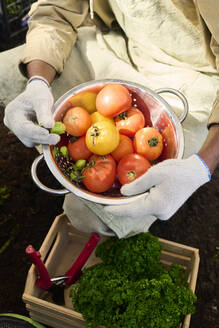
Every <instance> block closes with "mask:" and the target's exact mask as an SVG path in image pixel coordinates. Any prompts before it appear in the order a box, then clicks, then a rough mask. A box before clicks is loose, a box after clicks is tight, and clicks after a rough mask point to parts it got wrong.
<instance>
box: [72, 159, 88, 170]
mask: <svg viewBox="0 0 219 328" xmlns="http://www.w3.org/2000/svg"><path fill="white" fill-rule="evenodd" d="M85 165H86V160H85V159H79V160H77V162H76V163H75V167H76V169H77V170H82V169H83V168H84V167H85Z"/></svg>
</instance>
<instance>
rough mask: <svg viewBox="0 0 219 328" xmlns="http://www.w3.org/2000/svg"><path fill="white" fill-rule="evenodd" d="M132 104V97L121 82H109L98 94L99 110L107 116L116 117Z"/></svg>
mask: <svg viewBox="0 0 219 328" xmlns="http://www.w3.org/2000/svg"><path fill="white" fill-rule="evenodd" d="M131 104H132V97H131V96H130V94H129V91H128V89H126V88H125V87H124V86H123V85H121V84H107V85H106V86H105V87H103V89H102V90H100V92H99V93H98V94H97V98H96V108H97V111H98V112H99V113H100V114H101V115H103V116H106V117H114V116H116V115H118V114H119V113H121V112H124V111H126V110H128V109H129V108H130V107H131Z"/></svg>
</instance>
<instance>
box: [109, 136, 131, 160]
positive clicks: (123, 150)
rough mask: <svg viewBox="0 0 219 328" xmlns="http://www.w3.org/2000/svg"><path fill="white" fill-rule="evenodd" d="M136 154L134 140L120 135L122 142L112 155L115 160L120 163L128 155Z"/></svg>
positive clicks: (120, 141)
mask: <svg viewBox="0 0 219 328" xmlns="http://www.w3.org/2000/svg"><path fill="white" fill-rule="evenodd" d="M132 153H134V147H133V143H132V140H131V139H130V138H129V137H127V136H125V135H123V134H120V140H119V145H118V147H117V148H116V149H115V150H114V151H113V152H112V153H111V155H112V156H113V158H114V159H115V160H116V161H117V162H119V161H120V159H121V158H122V157H124V156H125V155H127V154H132Z"/></svg>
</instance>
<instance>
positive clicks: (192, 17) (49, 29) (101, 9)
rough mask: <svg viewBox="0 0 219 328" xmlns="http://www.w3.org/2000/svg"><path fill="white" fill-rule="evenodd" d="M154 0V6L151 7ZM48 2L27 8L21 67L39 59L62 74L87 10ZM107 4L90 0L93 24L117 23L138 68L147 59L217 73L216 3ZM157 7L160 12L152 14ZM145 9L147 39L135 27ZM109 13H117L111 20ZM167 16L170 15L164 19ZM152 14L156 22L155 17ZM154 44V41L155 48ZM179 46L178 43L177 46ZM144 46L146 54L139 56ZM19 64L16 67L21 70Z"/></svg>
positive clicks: (80, 4) (216, 117)
mask: <svg viewBox="0 0 219 328" xmlns="http://www.w3.org/2000/svg"><path fill="white" fill-rule="evenodd" d="M155 2H156V3H157V6H154V5H153V4H154V3H155ZM52 3H53V5H52V6H51V1H50V2H49V1H47V0H39V1H38V2H37V3H34V5H33V6H32V8H31V11H30V17H31V19H30V21H29V31H28V34H27V42H26V46H25V50H24V53H23V56H22V58H21V63H22V64H26V63H28V62H30V61H32V60H34V59H39V60H43V61H45V62H47V63H49V64H50V65H52V66H53V67H54V68H55V69H56V71H57V72H58V73H62V71H63V69H64V66H65V63H66V61H67V58H68V56H69V54H70V52H71V49H72V47H73V46H74V44H75V41H76V37H77V28H78V27H80V26H81V25H82V24H83V22H84V21H85V18H86V17H87V14H88V12H89V3H88V1H86V0H81V1H79V0H63V1H62V7H60V2H59V1H58V0H53V2H52ZM110 3H111V6H110V5H109V4H108V2H107V1H106V0H94V11H95V13H96V19H95V21H96V22H97V23H98V24H99V23H100V22H103V23H104V24H106V26H108V27H109V28H112V27H113V26H114V24H115V21H116V20H117V21H118V23H119V25H120V26H121V28H122V29H123V30H124V31H125V33H126V36H127V38H128V40H129V41H128V43H129V51H130V54H131V57H132V60H133V61H134V62H135V64H137V66H139V67H140V66H141V58H144V56H146V55H147V56H148V55H149V56H151V57H153V59H154V60H156V61H160V60H162V61H163V62H165V63H167V64H170V65H173V66H177V67H189V68H193V69H195V70H198V71H201V72H206V73H210V74H218V72H219V21H218V17H219V4H218V2H217V1H216V0H208V1H205V0H194V2H193V1H192V0H165V1H152V0H150V1H149V0H148V1H140V0H135V1H131V0H123V1H120V2H119V4H120V10H118V8H116V6H117V1H116V0H114V1H110ZM159 5H160V7H159ZM121 6H122V8H121ZM111 8H112V9H111ZM121 9H122V10H121ZM158 9H159V12H157V11H158ZM144 10H147V11H148V15H149V16H148V17H147V18H150V20H149V22H148V24H149V23H150V33H148V35H147V29H146V28H145V29H142V28H140V24H139V23H140V21H141V19H142V23H144V26H146V25H145V21H144V20H145V17H144V16H142V15H141V13H142V11H144ZM114 13H116V19H115V16H114ZM130 13H131V14H130ZM166 13H168V15H169V18H168V20H167V19H166ZM157 14H158V15H159V17H160V21H159V20H155V19H154V17H156V16H157ZM159 22H160V23H159ZM179 22H180V24H178V23H179ZM133 24H139V33H138V34H137V36H135V35H134V34H133V31H134V30H135V28H136V27H135V28H132V27H133V26H134V25H133ZM160 24H161V25H162V28H160V27H161V26H160ZM180 25H181V26H180ZM152 27H153V28H152ZM171 27H172V28H173V29H174V31H175V33H174V34H173V37H172V39H171V37H170V35H169V37H168V40H169V41H168V43H165V40H166V38H165V33H169V31H171ZM178 28H180V29H181V30H182V31H183V33H184V38H181V39H180V40H179V39H177V29H178ZM151 31H153V33H154V35H153V34H152V33H151ZM157 33H161V35H159V36H160V38H158V37H157V35H156V34H157ZM141 34H144V35H141ZM147 39H148V43H147V42H146V41H147ZM141 40H145V42H146V44H142V42H140V41H141ZM153 40H159V44H156V42H153ZM149 41H150V42H149ZM194 42H196V47H194V46H193V47H191V45H193V43H194ZM180 43H183V44H181V46H180V47H178V46H177V45H178V44H180ZM146 46H147V53H144V49H145V47H146ZM182 49H184V51H182ZM191 49H192V51H190V50H191ZM22 64H21V66H20V67H21V68H22V67H23V68H24V66H22ZM213 123H219V95H218V96H217V98H216V100H215V103H214V106H213V109H212V112H211V115H210V117H209V121H208V126H209V125H211V124H213Z"/></svg>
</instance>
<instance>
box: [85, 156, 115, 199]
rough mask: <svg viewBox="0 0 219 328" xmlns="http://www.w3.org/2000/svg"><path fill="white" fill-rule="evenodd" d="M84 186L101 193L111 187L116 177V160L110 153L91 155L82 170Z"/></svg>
mask: <svg viewBox="0 0 219 328" xmlns="http://www.w3.org/2000/svg"><path fill="white" fill-rule="evenodd" d="M82 175H83V177H84V178H83V180H82V182H83V184H84V186H85V187H86V188H87V189H88V190H89V191H92V192H94V193H102V192H105V191H107V190H108V189H109V188H111V187H112V185H113V183H114V181H115V178H116V162H115V160H114V159H113V157H112V156H111V155H106V156H98V155H92V156H91V157H90V158H89V160H88V165H87V167H86V168H85V169H83V171H82Z"/></svg>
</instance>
